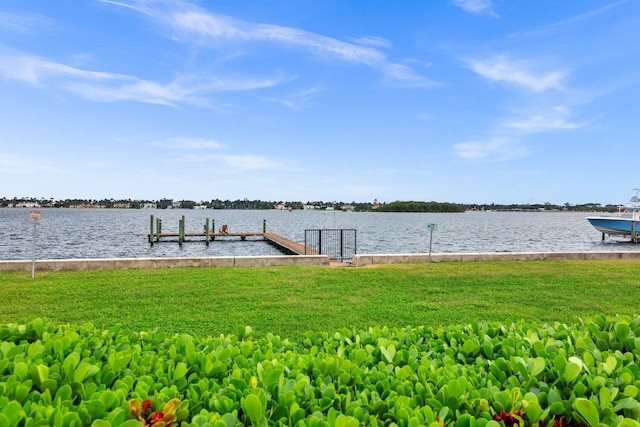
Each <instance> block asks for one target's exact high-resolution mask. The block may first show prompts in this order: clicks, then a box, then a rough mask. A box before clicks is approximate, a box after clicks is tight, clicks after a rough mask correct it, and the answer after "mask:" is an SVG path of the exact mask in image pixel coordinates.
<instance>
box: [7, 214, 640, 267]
mask: <svg viewBox="0 0 640 427" xmlns="http://www.w3.org/2000/svg"><path fill="white" fill-rule="evenodd" d="M41 211H42V219H41V220H40V221H39V222H38V223H37V225H36V233H37V234H36V258H37V259H66V258H143V257H187V256H243V255H281V253H280V252H278V251H277V250H276V249H275V248H273V247H272V246H270V245H269V244H267V243H266V242H264V241H263V240H255V241H249V240H247V241H244V242H242V241H240V240H239V239H238V240H226V241H222V240H221V239H218V240H216V241H214V242H212V243H211V244H210V245H209V246H208V247H207V246H206V245H205V244H204V242H203V241H197V242H186V243H184V244H183V245H182V247H180V246H179V245H178V244H177V242H175V241H174V242H161V243H159V244H155V245H154V246H151V245H149V243H148V238H147V235H148V234H149V216H150V215H151V214H153V215H155V217H156V218H160V219H162V224H163V231H177V230H178V221H179V219H180V218H181V217H182V216H183V215H184V216H185V218H186V231H187V232H201V231H202V230H203V226H204V223H205V218H210V219H211V220H214V221H215V224H216V229H218V228H220V227H221V226H222V224H228V225H229V231H231V232H233V231H262V224H263V220H266V222H267V231H269V232H273V233H277V234H280V235H282V236H285V237H287V238H289V239H291V240H294V241H297V242H300V243H303V242H304V230H305V229H313V228H354V229H356V231H357V239H358V246H357V252H358V253H361V254H381V253H395V254H400V253H426V252H428V251H429V232H428V230H427V224H428V223H436V224H437V230H436V231H435V232H434V233H433V243H432V251H433V253H440V252H564V251H609V250H611V251H619V250H625V251H626V250H640V245H632V244H630V243H628V242H623V241H620V240H611V239H607V240H606V241H604V242H603V241H602V240H601V234H600V233H599V232H598V231H596V230H595V229H594V228H593V227H592V226H591V225H590V224H589V223H588V221H587V220H586V219H585V217H586V216H587V214H584V213H567V212H548V213H544V212H539V213H538V212H531V213H528V212H467V213H459V214H444V213H443V214H423V213H374V212H362V213H359V212H338V211H336V212H327V211H291V212H289V211H275V210H274V211H237V210H229V211H225V210H182V209H177V210H149V209H144V210H137V209H136V210H129V209H122V210H120V209H42V210H41ZM32 247H33V221H32V220H31V219H29V210H28V209H0V259H2V260H25V259H31V256H32Z"/></svg>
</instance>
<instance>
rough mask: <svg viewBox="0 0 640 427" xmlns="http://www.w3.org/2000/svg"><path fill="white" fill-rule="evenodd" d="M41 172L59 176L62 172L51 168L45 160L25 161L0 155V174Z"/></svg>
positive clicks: (35, 158)
mask: <svg viewBox="0 0 640 427" xmlns="http://www.w3.org/2000/svg"><path fill="white" fill-rule="evenodd" d="M41 172H47V173H55V174H61V173H64V170H63V169H59V168H56V167H53V166H51V165H50V161H49V160H46V159H41V158H37V157H32V158H29V159H26V158H24V157H22V156H20V155H16V154H12V153H0V174H9V175H33V174H38V173H41Z"/></svg>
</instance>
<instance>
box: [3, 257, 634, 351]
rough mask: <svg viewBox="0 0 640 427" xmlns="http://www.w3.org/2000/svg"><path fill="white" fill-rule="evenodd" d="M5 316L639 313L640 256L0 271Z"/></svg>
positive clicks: (294, 331)
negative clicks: (367, 265)
mask: <svg viewBox="0 0 640 427" xmlns="http://www.w3.org/2000/svg"><path fill="white" fill-rule="evenodd" d="M0 293H1V294H0V323H16V322H18V323H23V322H27V321H30V320H32V319H33V318H35V317H46V318H48V319H49V320H50V321H52V322H55V323H75V324H83V323H87V322H91V323H93V324H94V325H95V326H97V327H99V328H111V327H113V326H115V325H116V324H120V325H122V326H123V327H125V328H129V329H132V330H134V331H143V330H152V329H157V330H159V331H164V332H168V333H189V334H195V335H219V334H227V333H232V332H234V330H235V328H236V327H238V326H246V325H249V326H251V327H252V328H253V330H254V333H255V334H256V335H258V336H265V335H266V334H267V333H273V334H274V335H280V336H281V337H287V338H290V339H292V340H299V339H300V338H301V337H302V336H303V335H304V333H305V332H306V331H326V332H333V331H337V330H340V329H341V328H368V327H370V326H389V327H403V326H417V325H431V326H438V325H454V324H469V323H471V322H503V323H509V322H515V321H518V320H526V321H530V322H531V321H532V322H535V323H547V322H553V321H561V322H567V323H569V322H576V321H579V319H583V320H586V319H589V318H591V317H593V316H596V315H600V314H603V315H607V316H615V315H638V314H640V308H639V307H640V263H638V262H637V261H631V260H630V261H627V260H616V261H526V262H507V261H497V262H442V263H432V264H431V265H430V266H428V265H427V264H398V265H383V266H375V267H370V268H326V267H295V266H287V267H260V268H175V269H173V268H172V269H159V270H114V271H82V272H36V277H35V279H31V274H30V272H0Z"/></svg>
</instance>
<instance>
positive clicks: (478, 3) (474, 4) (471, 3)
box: [452, 0, 498, 17]
mask: <svg viewBox="0 0 640 427" xmlns="http://www.w3.org/2000/svg"><path fill="white" fill-rule="evenodd" d="M452 3H453V4H454V5H456V6H458V7H459V8H461V9H462V10H464V11H465V12H468V13H475V14H478V15H482V14H487V15H492V16H495V17H498V15H496V13H495V12H494V11H493V2H492V1H491V0H452Z"/></svg>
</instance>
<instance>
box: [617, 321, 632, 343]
mask: <svg viewBox="0 0 640 427" xmlns="http://www.w3.org/2000/svg"><path fill="white" fill-rule="evenodd" d="M614 330H615V334H616V338H618V340H620V341H621V342H624V341H625V340H626V339H627V336H629V333H630V332H631V329H630V328H629V325H627V324H626V323H616V326H615V327H614Z"/></svg>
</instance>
